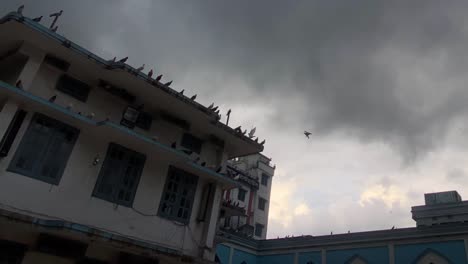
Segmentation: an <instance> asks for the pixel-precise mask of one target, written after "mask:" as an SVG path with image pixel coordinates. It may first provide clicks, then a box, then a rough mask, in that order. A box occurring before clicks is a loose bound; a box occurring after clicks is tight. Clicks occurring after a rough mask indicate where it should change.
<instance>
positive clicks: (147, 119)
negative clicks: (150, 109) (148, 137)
mask: <svg viewBox="0 0 468 264" xmlns="http://www.w3.org/2000/svg"><path fill="white" fill-rule="evenodd" d="M152 122H153V117H152V116H151V114H149V113H146V112H140V114H139V115H138V118H137V121H136V124H135V125H136V126H137V127H139V128H141V129H145V130H149V129H150V128H151V123H152Z"/></svg>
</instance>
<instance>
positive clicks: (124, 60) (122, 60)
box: [119, 57, 128, 63]
mask: <svg viewBox="0 0 468 264" xmlns="http://www.w3.org/2000/svg"><path fill="white" fill-rule="evenodd" d="M127 60H128V57H125V58H123V59H121V60H119V62H121V63H125V62H126V61H127Z"/></svg>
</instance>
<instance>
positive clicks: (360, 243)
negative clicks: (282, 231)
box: [217, 191, 468, 264]
mask: <svg viewBox="0 0 468 264" xmlns="http://www.w3.org/2000/svg"><path fill="white" fill-rule="evenodd" d="M425 198H426V199H425V200H426V204H425V205H423V206H414V207H412V214H413V219H415V221H416V223H417V227H410V228H395V227H390V228H389V229H387V230H378V231H368V232H356V233H345V234H333V235H326V236H300V237H290V238H279V239H267V240H254V239H249V238H247V237H245V236H239V235H237V234H233V233H228V232H222V231H220V232H219V233H218V236H217V241H218V242H220V243H221V244H218V248H217V257H218V260H219V263H222V264H326V263H329V264H338V263H345V264H371V263H377V264H467V263H468V201H462V200H461V197H460V195H459V194H458V193H457V192H455V191H451V192H442V193H431V194H426V195H425Z"/></svg>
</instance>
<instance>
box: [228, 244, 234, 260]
mask: <svg viewBox="0 0 468 264" xmlns="http://www.w3.org/2000/svg"><path fill="white" fill-rule="evenodd" d="M233 256H234V248H233V247H229V262H228V264H232V257H233Z"/></svg>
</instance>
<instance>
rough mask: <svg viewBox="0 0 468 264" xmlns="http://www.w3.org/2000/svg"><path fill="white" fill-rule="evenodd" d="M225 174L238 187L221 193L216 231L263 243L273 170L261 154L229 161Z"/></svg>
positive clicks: (268, 161) (266, 227)
mask: <svg viewBox="0 0 468 264" xmlns="http://www.w3.org/2000/svg"><path fill="white" fill-rule="evenodd" d="M227 173H228V174H229V175H230V176H231V177H232V178H233V179H235V180H236V181H238V182H239V183H240V184H241V186H239V187H237V188H233V189H227V190H225V191H224V193H223V198H224V202H223V206H222V208H221V214H220V222H219V225H220V228H221V229H222V230H223V231H229V232H234V233H241V234H243V235H245V236H247V237H252V238H254V239H265V238H266V236H267V229H268V212H269V209H270V193H271V186H272V180H273V175H274V173H275V166H273V165H272V164H271V159H270V158H268V157H266V156H264V155H263V154H260V153H258V154H253V155H249V156H245V157H240V158H237V159H234V160H230V161H229V162H228V166H227Z"/></svg>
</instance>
